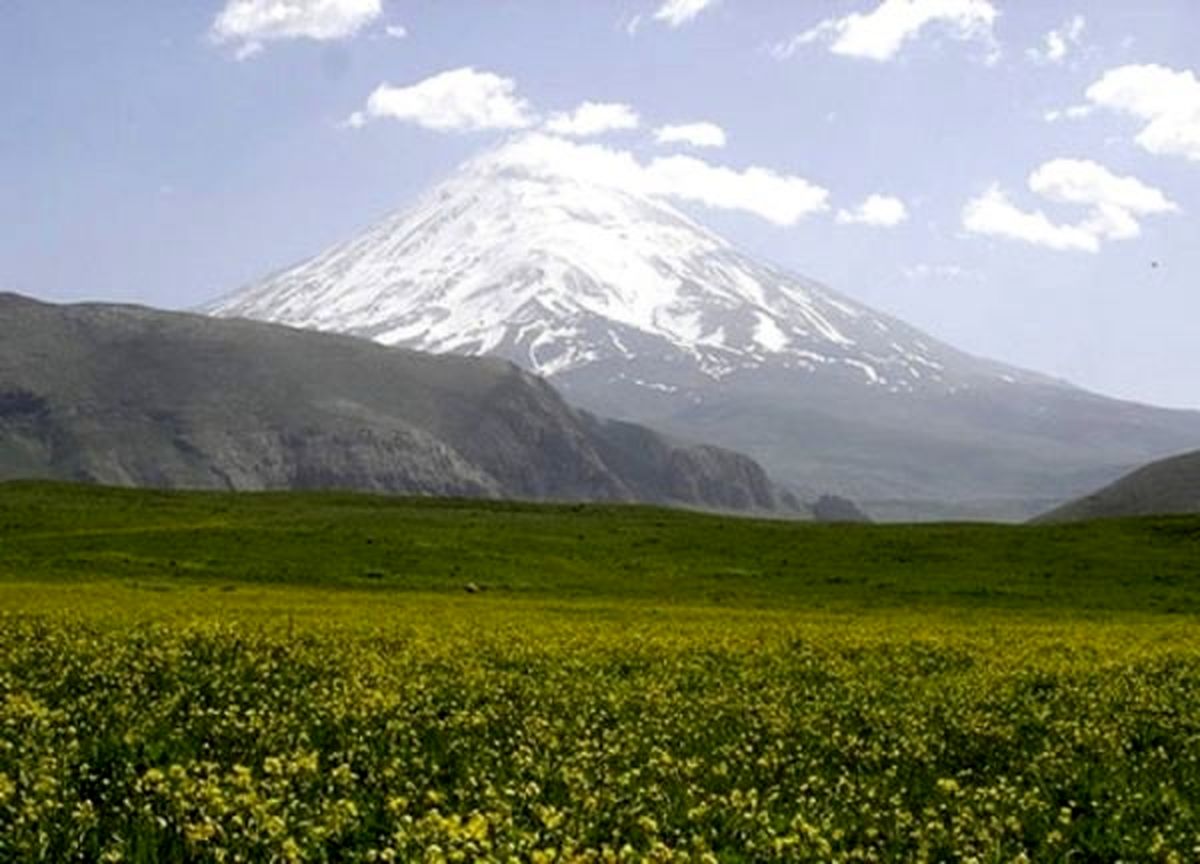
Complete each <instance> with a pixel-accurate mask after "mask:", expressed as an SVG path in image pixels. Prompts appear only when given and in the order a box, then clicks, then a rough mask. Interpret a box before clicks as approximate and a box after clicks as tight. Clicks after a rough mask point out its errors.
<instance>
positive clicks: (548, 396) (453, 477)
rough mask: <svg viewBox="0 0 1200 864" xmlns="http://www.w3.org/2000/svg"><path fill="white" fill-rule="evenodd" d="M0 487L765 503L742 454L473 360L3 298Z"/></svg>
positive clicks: (769, 500)
mask: <svg viewBox="0 0 1200 864" xmlns="http://www.w3.org/2000/svg"><path fill="white" fill-rule="evenodd" d="M0 332H3V333H4V338H3V339H2V340H0V479H14V478H18V477H45V478H56V479H76V480H84V481H90V482H98V483H110V484H117V485H137V486H159V487H188V488H222V489H295V488H299V489H320V488H341V489H362V490H372V491H385V492H400V493H410V494H430V495H462V496H483V497H512V498H525V499H540V500H599V501H644V502H654V503H664V504H680V505H686V506H697V507H709V508H720V509H730V510H755V511H772V510H775V509H776V508H777V507H778V506H779V501H778V499H777V496H776V493H775V490H774V488H773V487H772V484H771V482H770V481H769V480H768V479H767V477H766V475H765V474H764V473H763V470H762V469H761V468H760V467H759V466H758V465H757V464H756V463H754V462H753V461H752V460H750V459H748V458H747V457H744V456H741V455H738V454H736V453H731V452H729V451H724V450H720V449H717V448H712V447H704V446H695V445H691V444H685V443H681V442H678V441H674V440H669V439H667V438H665V437H663V436H661V435H658V434H657V433H655V432H652V431H650V430H648V429H644V428H641V427H637V426H633V425H630V424H618V423H612V422H608V421H604V420H600V419H598V418H596V417H593V416H591V415H589V414H585V413H582V412H579V411H576V410H575V409H573V408H571V407H570V406H568V405H567V404H566V403H565V402H563V400H562V399H561V398H560V397H559V396H558V394H557V393H556V392H555V391H554V390H553V389H552V388H551V387H549V386H548V385H547V384H546V383H545V382H544V381H542V380H541V379H539V378H537V377H535V376H533V375H531V374H529V373H527V372H523V371H521V370H520V369H518V368H517V367H516V366H514V365H512V364H510V363H507V362H503V361H499V360H488V359H472V358H466V357H454V356H431V355H427V354H421V353H419V352H414V351H409V350H404V349H395V348H386V347H383V346H380V345H377V344H375V343H372V342H368V341H365V340H360V339H355V338H350V337H345V336H335V335H328V334H320V333H311V332H304V331H298V330H293V329H290V328H287V327H281V326H276V325H270V324H261V323H254V322H248V321H222V320H217V319H212V318H206V317H203V316H198V315H186V314H179V313H168V312H158V311H153V310H149V309H143V308H137V307H128V306H111V305H98V304H97V305H78V306H52V305H48V304H43V303H38V302H34V301H31V300H28V299H25V298H22V297H18V296H15V295H0Z"/></svg>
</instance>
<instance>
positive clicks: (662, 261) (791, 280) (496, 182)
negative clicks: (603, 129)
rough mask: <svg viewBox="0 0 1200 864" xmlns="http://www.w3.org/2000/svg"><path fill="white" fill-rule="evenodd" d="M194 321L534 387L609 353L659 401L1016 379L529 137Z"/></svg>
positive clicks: (610, 170) (590, 150)
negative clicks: (758, 373) (787, 373)
mask: <svg viewBox="0 0 1200 864" xmlns="http://www.w3.org/2000/svg"><path fill="white" fill-rule="evenodd" d="M634 167H636V166H634ZM206 311H209V312H211V313H214V314H218V315H223V316H237V317H246V318H257V319H262V320H268V321H275V322H280V323H285V324H291V325H294V326H299V327H307V328H313V329H321V330H332V331H338V332H344V333H351V334H355V335H359V336H364V337H368V338H371V339H375V340H377V341H379V342H382V343H385V344H391V345H403V346H406V347H411V348H417V349H421V350H426V351H433V352H456V353H466V354H496V355H500V356H504V357H507V358H509V359H511V360H514V361H515V362H517V363H519V364H520V365H523V366H525V367H527V368H529V369H532V370H533V371H535V372H537V373H539V374H542V375H545V376H549V377H555V376H562V375H565V374H566V373H572V372H580V371H582V370H584V369H586V368H587V367H589V366H593V365H595V364H600V363H611V362H614V361H617V362H619V363H621V364H622V367H623V368H624V369H625V371H623V372H620V373H617V374H618V376H619V377H622V378H624V379H625V380H626V381H627V382H631V383H634V384H637V385H640V386H642V387H645V388H648V389H659V390H668V391H669V390H674V389H675V388H677V387H679V386H680V385H681V383H682V382H684V381H686V380H691V381H693V383H694V382H695V381H697V380H698V381H700V382H701V383H702V382H703V381H704V380H710V381H711V380H720V379H722V378H724V377H726V376H728V375H730V374H731V373H734V372H740V371H745V370H753V369H757V368H760V367H764V366H770V367H773V368H790V369H796V370H802V371H807V372H827V373H837V374H838V375H839V376H841V377H845V378H847V380H849V381H853V382H856V383H859V384H862V385H864V386H868V387H872V388H876V387H877V388H884V389H886V390H888V391H892V392H905V391H912V390H915V389H929V388H934V389H939V390H940V389H950V390H953V389H955V388H958V387H961V386H969V382H970V380H971V379H975V378H978V377H979V376H981V375H982V376H985V377H988V378H991V379H995V380H1005V381H1012V380H1014V376H1016V377H1023V376H1025V375H1027V373H1022V372H1019V371H1017V370H1011V369H1007V368H1005V367H1002V366H1000V365H998V364H991V363H986V362H984V361H979V360H975V359H974V358H970V357H968V356H966V355H963V354H961V353H960V352H957V351H955V350H954V349H951V348H949V347H948V346H945V345H942V344H940V343H937V342H936V341H935V340H932V339H930V338H929V337H927V336H924V335H923V334H921V333H920V332H918V331H916V330H914V329H913V328H911V327H908V326H907V325H905V324H903V323H901V322H899V321H896V320H894V319H891V318H889V317H887V316H884V315H880V314H878V313H875V312H873V311H871V310H869V309H867V308H866V307H863V306H861V305H859V304H857V303H854V302H853V301H851V300H849V299H848V298H845V297H843V296H840V295H838V294H836V293H834V292H833V291H830V290H829V289H826V288H824V287H822V286H819V285H817V284H815V283H813V282H810V281H807V280H804V279H801V278H799V277H797V276H794V275H791V274H788V273H785V272H783V271H780V270H778V269H776V268H773V267H769V266H765V265H763V264H760V263H757V262H755V261H753V260H752V259H750V258H749V257H747V256H745V255H743V254H741V253H739V252H738V251H737V250H736V249H734V248H733V247H732V246H731V245H730V244H729V243H727V242H726V241H725V240H723V239H722V238H720V237H718V236H716V235H715V234H713V233H712V232H710V231H708V230H707V229H705V228H703V227H701V226H700V225H698V224H697V223H696V222H694V221H693V220H691V219H690V218H688V217H687V216H685V215H684V214H683V213H681V212H680V211H679V210H677V209H676V208H674V207H673V206H671V205H670V204H669V203H666V201H665V200H663V199H662V198H661V197H659V196H656V195H654V194H651V192H648V191H646V190H645V189H643V188H640V184H639V180H638V177H637V176H636V171H635V170H632V169H630V166H629V165H627V164H626V163H624V162H622V161H620V160H614V159H613V158H612V156H611V151H606V150H604V149H603V148H597V147H589V146H587V145H578V144H573V143H568V142H565V141H560V140H559V139H555V138H552V137H547V136H544V135H526V136H522V137H520V138H517V139H515V140H513V141H510V142H508V143H507V144H505V145H504V146H502V147H501V148H499V149H498V150H495V151H492V152H490V153H487V154H484V155H483V156H480V157H478V158H477V159H475V160H474V161H472V162H469V163H467V164H466V165H465V166H464V167H463V168H461V169H460V170H459V171H458V172H457V173H456V174H455V175H454V176H453V177H451V178H450V179H449V180H448V181H446V182H445V183H443V184H442V185H440V186H438V187H437V188H435V189H434V190H433V191H432V192H430V193H429V194H427V195H426V196H425V197H424V198H423V199H421V200H420V201H419V202H418V203H417V204H416V206H415V207H413V208H412V209H410V210H406V211H403V212H400V213H398V214H396V215H393V216H391V217H389V218H387V219H385V220H384V221H383V222H381V223H379V224H378V225H376V226H375V227H373V228H371V229H370V230H368V231H367V232H366V233H365V234H363V235H362V236H360V237H358V238H357V239H354V240H351V241H349V242H347V243H343V244H341V245H339V246H337V247H335V248H333V249H331V250H329V251H328V252H325V253H324V254H322V255H320V256H318V257H317V258H314V259H312V260H310V261H308V262H306V263H304V264H301V265H300V266H298V267H295V268H293V269H290V270H286V271H283V272H281V273H278V274H276V275H274V276H272V277H270V278H268V279H266V280H265V281H263V282H261V283H259V284H257V285H253V286H250V287H248V288H246V289H243V290H241V291H238V292H235V293H234V294H232V295H230V296H228V297H225V298H223V299H221V300H219V301H217V302H216V303H214V304H213V305H211V306H210V307H209V308H208V309H207V310H206ZM651 358H653V359H652V360H651ZM1029 377H1031V378H1032V377H1033V376H1029ZM685 386H686V385H685Z"/></svg>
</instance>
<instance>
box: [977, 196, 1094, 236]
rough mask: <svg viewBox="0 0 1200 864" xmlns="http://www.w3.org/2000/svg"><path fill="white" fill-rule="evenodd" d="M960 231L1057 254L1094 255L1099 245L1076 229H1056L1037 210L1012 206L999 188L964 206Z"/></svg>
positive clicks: (1058, 226)
mask: <svg viewBox="0 0 1200 864" xmlns="http://www.w3.org/2000/svg"><path fill="white" fill-rule="evenodd" d="M962 219H963V227H964V228H966V229H967V230H968V231H970V232H971V233H972V234H983V235H985V236H989V237H1003V238H1006V239H1008V240H1023V241H1024V242H1026V243H1032V244H1033V245H1035V246H1044V247H1045V248H1047V249H1057V250H1060V251H1083V252H1097V251H1099V249H1100V241H1099V240H1098V239H1097V238H1096V236H1095V235H1094V234H1092V233H1090V232H1088V231H1085V230H1084V229H1083V228H1080V227H1079V226H1077V225H1056V224H1055V223H1054V222H1052V221H1050V218H1049V217H1048V216H1047V215H1046V214H1045V213H1043V212H1042V211H1041V210H1037V211H1034V212H1027V211H1024V210H1021V209H1020V208H1018V207H1017V206H1016V205H1014V204H1013V203H1012V202H1011V201H1010V200H1009V199H1008V196H1007V195H1006V194H1005V193H1004V191H1003V190H1001V189H1000V187H999V186H992V187H991V188H989V189H988V190H987V191H986V192H984V193H983V194H982V195H980V196H979V197H978V198H974V199H972V200H970V201H968V202H967V204H966V206H965V207H963V213H962Z"/></svg>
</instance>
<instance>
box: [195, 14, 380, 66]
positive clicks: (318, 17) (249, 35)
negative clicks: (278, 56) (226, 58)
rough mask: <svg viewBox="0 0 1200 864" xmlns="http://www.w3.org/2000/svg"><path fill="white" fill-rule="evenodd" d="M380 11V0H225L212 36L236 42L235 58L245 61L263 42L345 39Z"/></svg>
mask: <svg viewBox="0 0 1200 864" xmlns="http://www.w3.org/2000/svg"><path fill="white" fill-rule="evenodd" d="M382 14H383V4H382V0H227V2H226V3H225V6H224V8H223V9H222V10H221V11H220V12H219V13H218V14H217V17H216V19H215V20H214V21H213V23H212V29H211V36H212V38H213V40H215V41H216V42H219V43H236V44H237V45H238V49H237V57H238V59H239V60H244V59H246V58H248V57H253V56H254V55H255V54H257V53H259V52H260V51H261V50H262V48H263V43H265V42H272V41H278V40H283V39H314V40H317V41H321V42H324V41H329V40H334V39H346V38H348V37H350V36H353V35H354V34H355V33H357V32H358V31H359V30H361V29H362V28H363V27H365V26H367V25H368V24H370V23H371V22H372V21H374V20H375V19H376V18H378V17H379V16H380V15H382Z"/></svg>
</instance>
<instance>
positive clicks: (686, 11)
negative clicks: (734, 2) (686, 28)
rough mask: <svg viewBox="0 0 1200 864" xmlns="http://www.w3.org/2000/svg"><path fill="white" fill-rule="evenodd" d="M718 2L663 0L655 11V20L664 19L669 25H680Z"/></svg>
mask: <svg viewBox="0 0 1200 864" xmlns="http://www.w3.org/2000/svg"><path fill="white" fill-rule="evenodd" d="M716 2H717V0H663V3H662V5H661V6H659V7H658V11H657V12H655V13H654V20H655V21H662V22H664V23H665V24H666V25H667V26H668V27H680V26H682V25H684V24H687V23H688V22H689V21H691V20H692V19H693V18H695V17H696V16H697V15H699V14H700V13H701V12H703V11H704V10H705V9H707V8H708V7H709V6H713V5H715V4H716Z"/></svg>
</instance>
